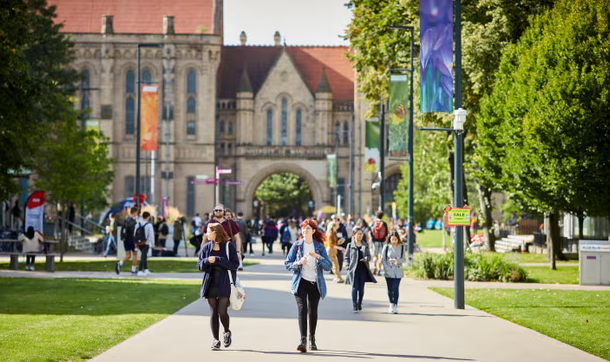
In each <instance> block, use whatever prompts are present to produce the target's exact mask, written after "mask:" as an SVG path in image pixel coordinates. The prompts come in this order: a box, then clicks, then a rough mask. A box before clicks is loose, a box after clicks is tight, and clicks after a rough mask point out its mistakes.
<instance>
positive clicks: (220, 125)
mask: <svg viewBox="0 0 610 362" xmlns="http://www.w3.org/2000/svg"><path fill="white" fill-rule="evenodd" d="M218 132H219V133H220V134H224V133H225V121H223V120H222V119H221V120H220V123H218Z"/></svg>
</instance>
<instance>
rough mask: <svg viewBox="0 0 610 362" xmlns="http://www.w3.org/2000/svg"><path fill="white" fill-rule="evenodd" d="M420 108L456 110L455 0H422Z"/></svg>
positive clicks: (431, 110) (420, 6) (435, 110)
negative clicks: (454, 88) (454, 65)
mask: <svg viewBox="0 0 610 362" xmlns="http://www.w3.org/2000/svg"><path fill="white" fill-rule="evenodd" d="M419 21H420V34H419V37H420V39H419V40H420V44H421V48H420V59H419V62H420V71H421V74H420V78H421V82H420V83H421V96H420V99H421V111H422V112H423V113H432V112H446V113H452V112H453V0H420V2H419Z"/></svg>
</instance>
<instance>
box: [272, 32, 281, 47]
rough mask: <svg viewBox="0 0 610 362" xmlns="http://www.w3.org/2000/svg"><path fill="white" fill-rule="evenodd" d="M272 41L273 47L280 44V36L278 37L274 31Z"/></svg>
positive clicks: (277, 33)
mask: <svg viewBox="0 0 610 362" xmlns="http://www.w3.org/2000/svg"><path fill="white" fill-rule="evenodd" d="M273 41H274V42H275V46H276V47H279V46H280V45H281V44H280V43H281V42H282V36H281V35H280V32H279V31H276V32H275V34H273Z"/></svg>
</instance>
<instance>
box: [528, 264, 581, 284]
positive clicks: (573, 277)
mask: <svg viewBox="0 0 610 362" xmlns="http://www.w3.org/2000/svg"><path fill="white" fill-rule="evenodd" d="M522 268H523V269H525V270H526V271H527V274H528V277H527V282H528V283H541V284H578V278H579V275H578V265H574V266H558V267H557V270H552V269H551V268H549V267H548V266H523V267H522Z"/></svg>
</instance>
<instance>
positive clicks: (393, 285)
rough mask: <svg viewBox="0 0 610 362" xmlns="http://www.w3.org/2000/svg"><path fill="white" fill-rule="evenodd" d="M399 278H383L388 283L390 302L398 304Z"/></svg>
mask: <svg viewBox="0 0 610 362" xmlns="http://www.w3.org/2000/svg"><path fill="white" fill-rule="evenodd" d="M400 280H401V278H385V282H386V284H387V285H388V298H389V299H390V303H391V304H398V288H399V287H400Z"/></svg>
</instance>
